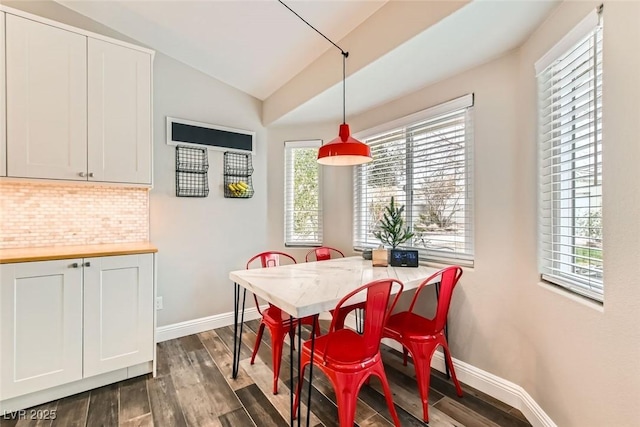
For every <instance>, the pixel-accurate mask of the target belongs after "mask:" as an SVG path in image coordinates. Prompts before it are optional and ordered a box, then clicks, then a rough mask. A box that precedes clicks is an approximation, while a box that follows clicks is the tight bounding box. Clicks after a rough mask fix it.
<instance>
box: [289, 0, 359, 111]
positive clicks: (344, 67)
mask: <svg viewBox="0 0 640 427" xmlns="http://www.w3.org/2000/svg"><path fill="white" fill-rule="evenodd" d="M278 2H279V3H280V4H281V5H283V6H284V7H286V8H287V9H289V11H290V12H291V13H293V14H294V15H296V16H297V17H298V18H300V20H301V21H302V22H304V23H305V24H307V25H308V26H309V27H311V28H312V29H313V30H314V31H315V32H316V33H318V34H320V35H321V36H322V37H324V38H325V40H327V41H328V42H329V43H331V44H332V45H334V46H335V47H336V48H338V50H340V53H341V54H342V123H343V124H345V123H346V122H347V113H346V110H347V104H346V97H347V95H346V88H345V86H346V85H345V80H346V79H347V58H348V57H349V52H345V51H344V50H343V49H342V48H341V47H340V46H338V45H337V44H335V43H334V42H333V41H332V40H331V39H330V38H329V37H327V36H325V35H324V34H322V33H321V32H320V30H318V29H317V28H316V27H314V26H313V25H311V24H310V23H309V22H308V21H307V20H306V19H304V18H303V17H302V16H300V15H298V13H297V12H296V11H295V10H293V9H291V8H290V7H289V6H287V5H286V4H285V3H284V2H283V1H282V0H278Z"/></svg>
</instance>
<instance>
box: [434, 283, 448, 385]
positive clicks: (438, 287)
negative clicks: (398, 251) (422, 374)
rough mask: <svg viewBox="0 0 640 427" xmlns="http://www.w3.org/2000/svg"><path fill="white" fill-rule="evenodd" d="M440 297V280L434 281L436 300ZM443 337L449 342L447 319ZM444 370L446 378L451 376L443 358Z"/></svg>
mask: <svg viewBox="0 0 640 427" xmlns="http://www.w3.org/2000/svg"><path fill="white" fill-rule="evenodd" d="M439 299H440V282H438V283H436V300H439ZM444 337H445V338H446V339H447V343H449V320H447V321H446V322H444ZM444 371H445V373H446V374H447V379H449V378H451V373H450V372H449V365H447V360H446V358H445V361H444Z"/></svg>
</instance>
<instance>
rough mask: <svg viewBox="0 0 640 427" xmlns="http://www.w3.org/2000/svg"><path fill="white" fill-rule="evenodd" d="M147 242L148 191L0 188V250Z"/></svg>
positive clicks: (66, 186) (17, 185)
mask: <svg viewBox="0 0 640 427" xmlns="http://www.w3.org/2000/svg"><path fill="white" fill-rule="evenodd" d="M148 240H149V189H147V188H130V187H116V186H104V185H91V184H87V185H73V184H50V183H46V184H40V183H32V182H29V183H18V182H3V183H0V249H5V248H23V247H39V246H59V245H90V244H101V243H130V242H144V241H148Z"/></svg>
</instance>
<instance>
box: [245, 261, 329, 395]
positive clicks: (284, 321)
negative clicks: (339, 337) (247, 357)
mask: <svg viewBox="0 0 640 427" xmlns="http://www.w3.org/2000/svg"><path fill="white" fill-rule="evenodd" d="M281 257H284V258H288V259H289V260H291V261H293V263H294V264H295V263H296V260H295V258H294V257H292V256H291V255H289V254H286V253H284V252H277V251H269V252H262V253H259V254H258V255H255V256H254V257H252V258H251V259H250V260H249V261H247V265H246V268H247V269H249V268H250V267H251V264H252V263H253V262H254V261H256V260H258V259H259V260H260V264H261V266H262V268H267V267H276V266H278V265H280V258H281ZM253 298H254V299H255V302H256V308H257V309H258V313H260V315H261V316H262V319H261V320H260V327H259V328H258V335H257V337H256V343H255V345H254V347H253V354H252V355H251V364H252V365H253V362H254V361H255V358H256V354H258V349H259V348H260V342H262V334H263V333H264V328H265V327H267V328H268V329H269V334H270V335H271V353H272V361H273V394H278V377H279V375H280V361H281V359H282V346H283V343H284V340H285V338H286V336H287V334H288V333H289V332H290V331H291V330H293V331H294V333H295V328H296V327H297V326H298V322H302V324H305V325H313V323H314V319H315V323H316V327H315V333H316V335H320V323H319V322H318V319H317V317H315V318H314V317H313V316H310V317H305V318H302V319H294V320H293V324H292V322H291V318H290V316H289V315H288V314H287V313H284V312H283V311H282V310H281V309H280V308H278V307H276V306H275V305H272V304H269V307H267V309H266V310H264V311H263V310H261V309H260V304H259V303H258V298H257V297H256V296H255V295H254V296H253Z"/></svg>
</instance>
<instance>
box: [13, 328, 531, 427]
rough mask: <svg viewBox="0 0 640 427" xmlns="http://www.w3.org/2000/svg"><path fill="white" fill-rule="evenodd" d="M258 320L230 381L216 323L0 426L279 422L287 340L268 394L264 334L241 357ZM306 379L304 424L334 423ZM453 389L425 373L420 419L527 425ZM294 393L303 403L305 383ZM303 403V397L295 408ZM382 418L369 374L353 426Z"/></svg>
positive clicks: (250, 332)
mask: <svg viewBox="0 0 640 427" xmlns="http://www.w3.org/2000/svg"><path fill="white" fill-rule="evenodd" d="M257 327H258V322H257V321H251V322H247V324H246V327H245V328H244V333H243V337H242V348H241V363H240V372H239V374H238V378H237V379H236V380H232V379H231V364H232V350H231V348H232V345H233V344H232V343H233V327H225V328H220V329H216V330H213V331H207V332H203V333H200V334H197V335H190V336H187V337H183V338H178V339H175V340H171V341H166V342H162V343H159V344H158V375H157V377H156V378H152V377H151V376H150V375H146V376H142V377H138V378H132V379H129V380H126V381H122V382H120V383H117V384H112V385H109V386H106V387H101V388H99V389H95V390H92V391H90V392H85V393H80V394H77V395H75V396H70V397H67V398H64V399H60V400H58V401H54V402H49V403H46V404H44V405H40V406H38V407H36V408H32V409H34V410H43V411H50V412H51V411H55V415H56V417H55V419H54V420H42V419H40V420H25V419H21V420H17V419H11V416H10V415H9V416H8V417H4V418H0V426H2V427H14V426H15V427H27V426H28V427H35V426H37V427H41V426H50V427H53V426H60V427H83V426H87V427H98V426H105V427H111V426H126V427H134V426H137V427H143V426H156V427H165V426H166V427H181V426H194V427H200V426H202V427H205V426H224V427H244V426H247V427H251V426H256V427H281V426H285V427H286V426H288V425H289V357H288V355H289V347H288V346H285V349H284V351H283V354H284V357H283V360H282V368H281V374H280V384H279V394H277V395H273V394H272V393H271V387H272V376H273V371H272V363H271V349H270V342H269V336H268V335H269V334H268V333H265V334H264V337H263V342H262V345H261V347H260V351H259V353H258V357H257V358H256V363H255V364H254V365H250V364H249V358H250V357H251V350H252V348H253V343H254V342H255V338H256V330H257ZM324 328H325V329H326V325H325V326H324ZM383 359H384V362H385V371H386V374H387V377H388V379H389V383H390V386H391V390H392V392H393V394H394V396H393V399H394V402H395V405H396V410H397V412H398V416H399V417H400V422H401V424H402V426H424V425H425V424H424V423H423V422H422V407H421V404H420V399H419V397H418V391H417V386H416V380H415V374H414V371H413V366H412V365H411V364H409V365H408V366H403V364H402V355H401V354H399V353H398V352H396V351H394V350H392V349H389V348H387V347H385V348H384V349H383ZM294 365H295V363H294ZM307 375H308V372H307ZM313 386H314V389H313V391H312V403H311V409H312V415H311V416H312V418H311V420H310V425H311V426H313V427H319V426H325V427H339V425H338V422H337V416H338V412H337V407H336V406H335V403H334V402H335V393H334V392H333V389H332V387H331V385H330V383H329V381H328V380H327V379H326V378H325V377H324V376H323V374H322V373H321V372H319V370H317V369H315V370H314V375H313ZM462 387H463V390H464V393H465V395H464V397H463V398H459V397H458V396H456V393H455V388H454V386H453V384H452V383H451V381H449V380H447V379H446V377H445V376H444V375H442V374H440V373H439V372H433V374H432V378H431V390H430V392H429V404H430V408H429V417H430V423H429V426H431V427H454V426H455V427H463V426H466V427H496V426H504V427H526V426H530V424H529V423H528V422H527V421H526V419H525V418H524V416H523V415H522V413H520V411H518V410H516V409H514V408H511V407H510V406H508V405H506V404H504V403H502V402H500V401H498V400H496V399H494V398H492V397H490V396H487V395H486V394H484V393H482V392H480V391H478V390H475V389H473V388H471V387H468V386H466V385H464V384H463V386H462ZM301 400H302V402H303V403H306V388H305V393H304V394H303V397H302V399H301ZM305 409H306V407H305V406H304V405H303V414H304V412H305ZM27 413H29V412H27ZM36 413H37V412H36ZM390 419H391V418H390V415H389V411H388V410H387V407H386V403H385V400H384V395H383V394H382V387H381V385H380V382H379V381H378V380H377V378H374V379H372V380H371V381H370V384H369V385H368V386H364V387H363V389H362V390H361V392H360V394H359V401H358V406H357V412H356V423H357V426H359V427H388V426H392V425H393V424H392V422H391V421H390ZM303 421H306V420H305V419H304V415H303Z"/></svg>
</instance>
